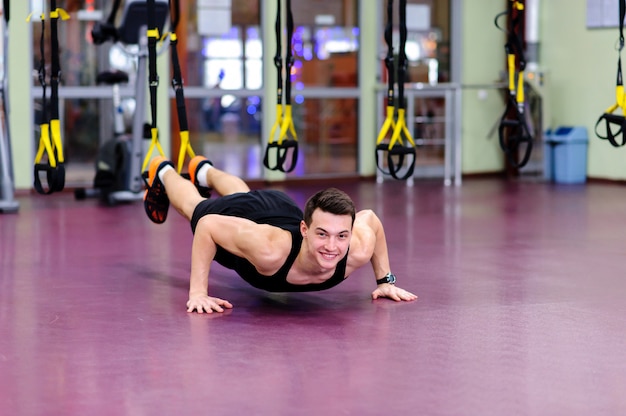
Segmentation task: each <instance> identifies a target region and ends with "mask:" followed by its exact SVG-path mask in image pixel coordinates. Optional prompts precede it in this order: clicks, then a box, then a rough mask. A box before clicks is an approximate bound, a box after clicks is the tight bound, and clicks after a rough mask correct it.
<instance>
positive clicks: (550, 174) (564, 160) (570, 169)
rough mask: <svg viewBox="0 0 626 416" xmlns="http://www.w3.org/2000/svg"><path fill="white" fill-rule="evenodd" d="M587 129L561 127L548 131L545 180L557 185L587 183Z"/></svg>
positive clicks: (545, 147) (545, 144) (545, 150)
mask: <svg viewBox="0 0 626 416" xmlns="http://www.w3.org/2000/svg"><path fill="white" fill-rule="evenodd" d="M588 143H589V138H588V136H587V128H586V127H559V128H557V129H556V130H554V132H552V131H547V132H546V135H545V140H544V153H543V157H544V178H545V179H546V180H549V181H554V182H556V183H567V184H575V183H585V182H586V181H587V146H588Z"/></svg>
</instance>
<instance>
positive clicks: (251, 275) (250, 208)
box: [192, 190, 348, 292]
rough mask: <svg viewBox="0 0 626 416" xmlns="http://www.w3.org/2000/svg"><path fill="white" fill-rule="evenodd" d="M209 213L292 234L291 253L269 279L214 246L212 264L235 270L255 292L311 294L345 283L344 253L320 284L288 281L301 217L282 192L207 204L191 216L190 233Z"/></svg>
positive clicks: (237, 196) (249, 194)
mask: <svg viewBox="0 0 626 416" xmlns="http://www.w3.org/2000/svg"><path fill="white" fill-rule="evenodd" d="M210 213H214V214H222V215H234V216H237V217H243V218H247V219H249V220H251V221H254V222H256V223H257V224H268V225H272V226H275V227H278V228H281V229H283V230H287V231H289V233H290V234H291V251H290V252H289V255H288V256H287V259H286V260H285V263H284V264H283V265H282V267H281V268H280V270H278V271H277V272H276V273H275V274H273V275H272V276H265V275H262V274H261V273H259V272H258V271H257V270H256V268H255V267H254V265H253V264H252V263H250V262H249V261H248V260H246V259H245V258H242V257H238V256H235V255H234V254H232V253H229V252H228V251H226V250H224V249H223V248H222V247H220V246H217V253H216V255H215V261H216V262H218V263H219V264H221V265H222V266H224V267H226V268H228V269H231V270H234V271H235V272H237V274H239V276H241V277H242V278H243V279H244V280H245V281H246V282H248V283H249V284H251V285H252V286H254V287H256V288H258V289H262V290H266V291H269V292H312V291H318V290H325V289H330V288H331V287H333V286H336V285H338V284H339V283H341V282H343V281H344V280H345V274H346V264H347V262H348V254H347V253H346V255H345V257H344V258H343V259H341V260H340V261H339V263H338V264H337V268H336V269H335V273H334V274H333V275H332V276H331V277H330V278H329V279H328V280H326V281H324V282H322V283H310V284H304V285H295V284H292V283H289V282H288V281H287V274H288V273H289V270H290V269H291V266H293V263H294V261H295V260H296V257H297V256H298V253H299V252H300V247H301V246H302V234H300V221H302V217H303V214H302V210H300V208H299V207H298V206H297V205H296V203H295V202H294V201H293V200H291V199H290V198H289V197H288V196H287V195H286V194H284V193H282V192H279V191H275V190H259V191H251V192H247V193H242V194H233V195H228V196H225V197H222V198H219V199H216V200H206V201H204V202H202V203H201V205H199V206H198V208H196V212H195V213H194V217H196V218H194V219H195V221H192V229H194V230H195V224H196V223H197V221H198V219H199V218H200V217H201V216H203V215H207V214H210Z"/></svg>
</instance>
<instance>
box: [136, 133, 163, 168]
mask: <svg viewBox="0 0 626 416" xmlns="http://www.w3.org/2000/svg"><path fill="white" fill-rule="evenodd" d="M150 133H151V136H152V140H151V141H150V147H149V148H148V152H147V153H146V157H145V158H144V160H143V165H142V166H141V171H142V172H144V171H145V170H146V169H147V168H148V164H149V163H150V156H152V152H153V151H154V148H155V147H156V148H157V150H158V151H159V154H160V155H161V156H163V157H165V152H163V148H161V143H159V129H158V128H156V127H155V128H152V129H150Z"/></svg>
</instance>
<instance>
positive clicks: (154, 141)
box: [141, 0, 165, 184]
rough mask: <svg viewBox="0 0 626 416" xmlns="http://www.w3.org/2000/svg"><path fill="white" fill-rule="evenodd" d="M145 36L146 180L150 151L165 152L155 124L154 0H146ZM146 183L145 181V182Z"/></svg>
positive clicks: (157, 77)
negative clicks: (148, 120) (147, 97)
mask: <svg viewBox="0 0 626 416" xmlns="http://www.w3.org/2000/svg"><path fill="white" fill-rule="evenodd" d="M147 5H148V13H147V23H148V28H147V32H146V33H147V38H148V86H149V89H150V115H151V117H152V121H151V123H150V138H151V140H150V146H149V147H148V151H147V152H146V156H145V157H144V159H143V165H142V167H141V171H142V172H143V173H142V177H143V178H144V181H147V169H148V164H149V163H150V159H151V156H152V153H153V152H154V150H155V149H156V150H157V151H158V152H159V155H161V156H165V152H164V151H163V148H162V147H161V142H159V128H158V125H157V89H158V87H159V74H158V73H157V43H158V42H159V39H160V34H159V27H158V26H157V21H156V6H155V0H147ZM146 184H147V183H146Z"/></svg>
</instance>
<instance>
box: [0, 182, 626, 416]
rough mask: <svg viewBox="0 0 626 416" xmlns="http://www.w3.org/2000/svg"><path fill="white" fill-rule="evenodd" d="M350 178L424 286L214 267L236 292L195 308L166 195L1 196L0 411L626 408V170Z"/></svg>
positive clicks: (546, 411)
mask: <svg viewBox="0 0 626 416" xmlns="http://www.w3.org/2000/svg"><path fill="white" fill-rule="evenodd" d="M317 188H318V187H317V186H311V185H306V186H298V187H297V188H296V187H288V188H287V189H286V190H287V192H288V193H289V194H290V195H292V196H293V197H294V198H295V199H296V201H298V202H299V203H303V202H304V199H305V198H306V197H307V196H308V195H309V194H310V193H311V192H312V191H313V190H316V189H317ZM342 188H344V189H345V190H346V191H348V192H349V193H350V194H351V195H352V196H353V197H354V199H355V200H356V202H357V204H358V206H359V208H373V209H374V210H375V211H376V212H377V213H378V214H379V216H380V217H381V218H382V220H383V223H384V224H385V226H386V229H387V238H388V241H389V244H390V251H391V259H392V265H393V271H394V272H395V273H396V274H397V275H398V279H399V282H398V284H399V285H400V286H401V287H404V288H406V289H408V290H411V291H413V292H415V293H416V294H418V295H419V297H420V298H419V299H418V300H417V301H415V302H412V303H394V302H392V301H389V300H384V299H383V300H376V301H371V300H370V292H371V291H372V290H373V289H374V278H373V276H372V275H371V272H370V270H368V269H363V270H361V271H359V272H357V273H354V275H352V276H351V277H350V278H349V279H348V281H347V282H345V283H343V284H341V285H339V286H338V287H336V288H334V289H331V290H329V291H327V292H317V293H311V294H289V295H283V294H273V295H272V294H267V293H264V292H261V291H258V290H256V289H254V288H252V287H249V286H247V284H246V283H245V282H244V281H243V280H242V279H240V278H239V277H237V276H236V275H234V274H233V273H232V272H230V271H227V270H225V269H222V268H218V267H214V269H213V271H214V273H213V275H212V277H211V279H210V285H211V293H212V294H214V295H216V296H219V297H223V298H225V299H228V300H230V301H231V302H232V303H233V304H234V305H235V308H234V309H233V310H231V311H229V312H226V313H224V314H213V315H207V314H204V315H198V314H195V313H194V314H189V313H187V312H186V310H185V302H186V300H187V282H188V273H189V257H190V254H189V253H190V245H191V232H190V230H189V227H188V225H187V224H186V222H185V221H183V220H182V218H180V217H178V216H177V215H176V214H175V213H174V212H171V213H170V218H169V219H168V221H167V222H166V223H165V224H164V225H160V226H159V225H155V224H152V223H151V222H150V221H149V220H148V219H147V218H146V217H145V216H144V213H143V207H142V205H141V204H139V203H136V204H129V205H123V206H117V207H113V208H109V207H103V206H99V205H98V203H97V202H96V201H95V200H87V201H75V200H74V198H73V195H72V194H71V193H63V194H58V195H51V196H38V195H37V196H35V195H33V196H24V197H20V198H19V202H20V203H21V207H20V210H19V213H18V214H4V215H0V236H1V239H0V409H1V410H0V413H1V414H3V415H206V414H228V415H320V414H324V415H400V414H401V415H455V416H456V415H481V416H487V415H498V416H501V415H568V416H569V415H594V416H596V415H620V414H622V415H623V414H626V395H625V394H624V392H625V391H626V302H625V301H624V295H625V294H626V266H625V264H626V262H625V259H626V232H625V231H626V221H625V219H624V212H626V189H625V188H624V187H623V186H619V185H613V184H599V183H593V184H589V185H587V186H565V185H551V184H542V183H531V182H505V181H499V180H478V179H474V180H467V181H465V182H464V184H463V186H462V187H460V188H444V187H443V186H442V185H441V184H440V182H425V183H424V182H417V183H416V184H415V186H414V187H413V188H407V187H405V185H404V183H400V182H386V183H385V184H383V185H376V184H374V183H369V182H368V183H358V184H351V185H346V186H342Z"/></svg>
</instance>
